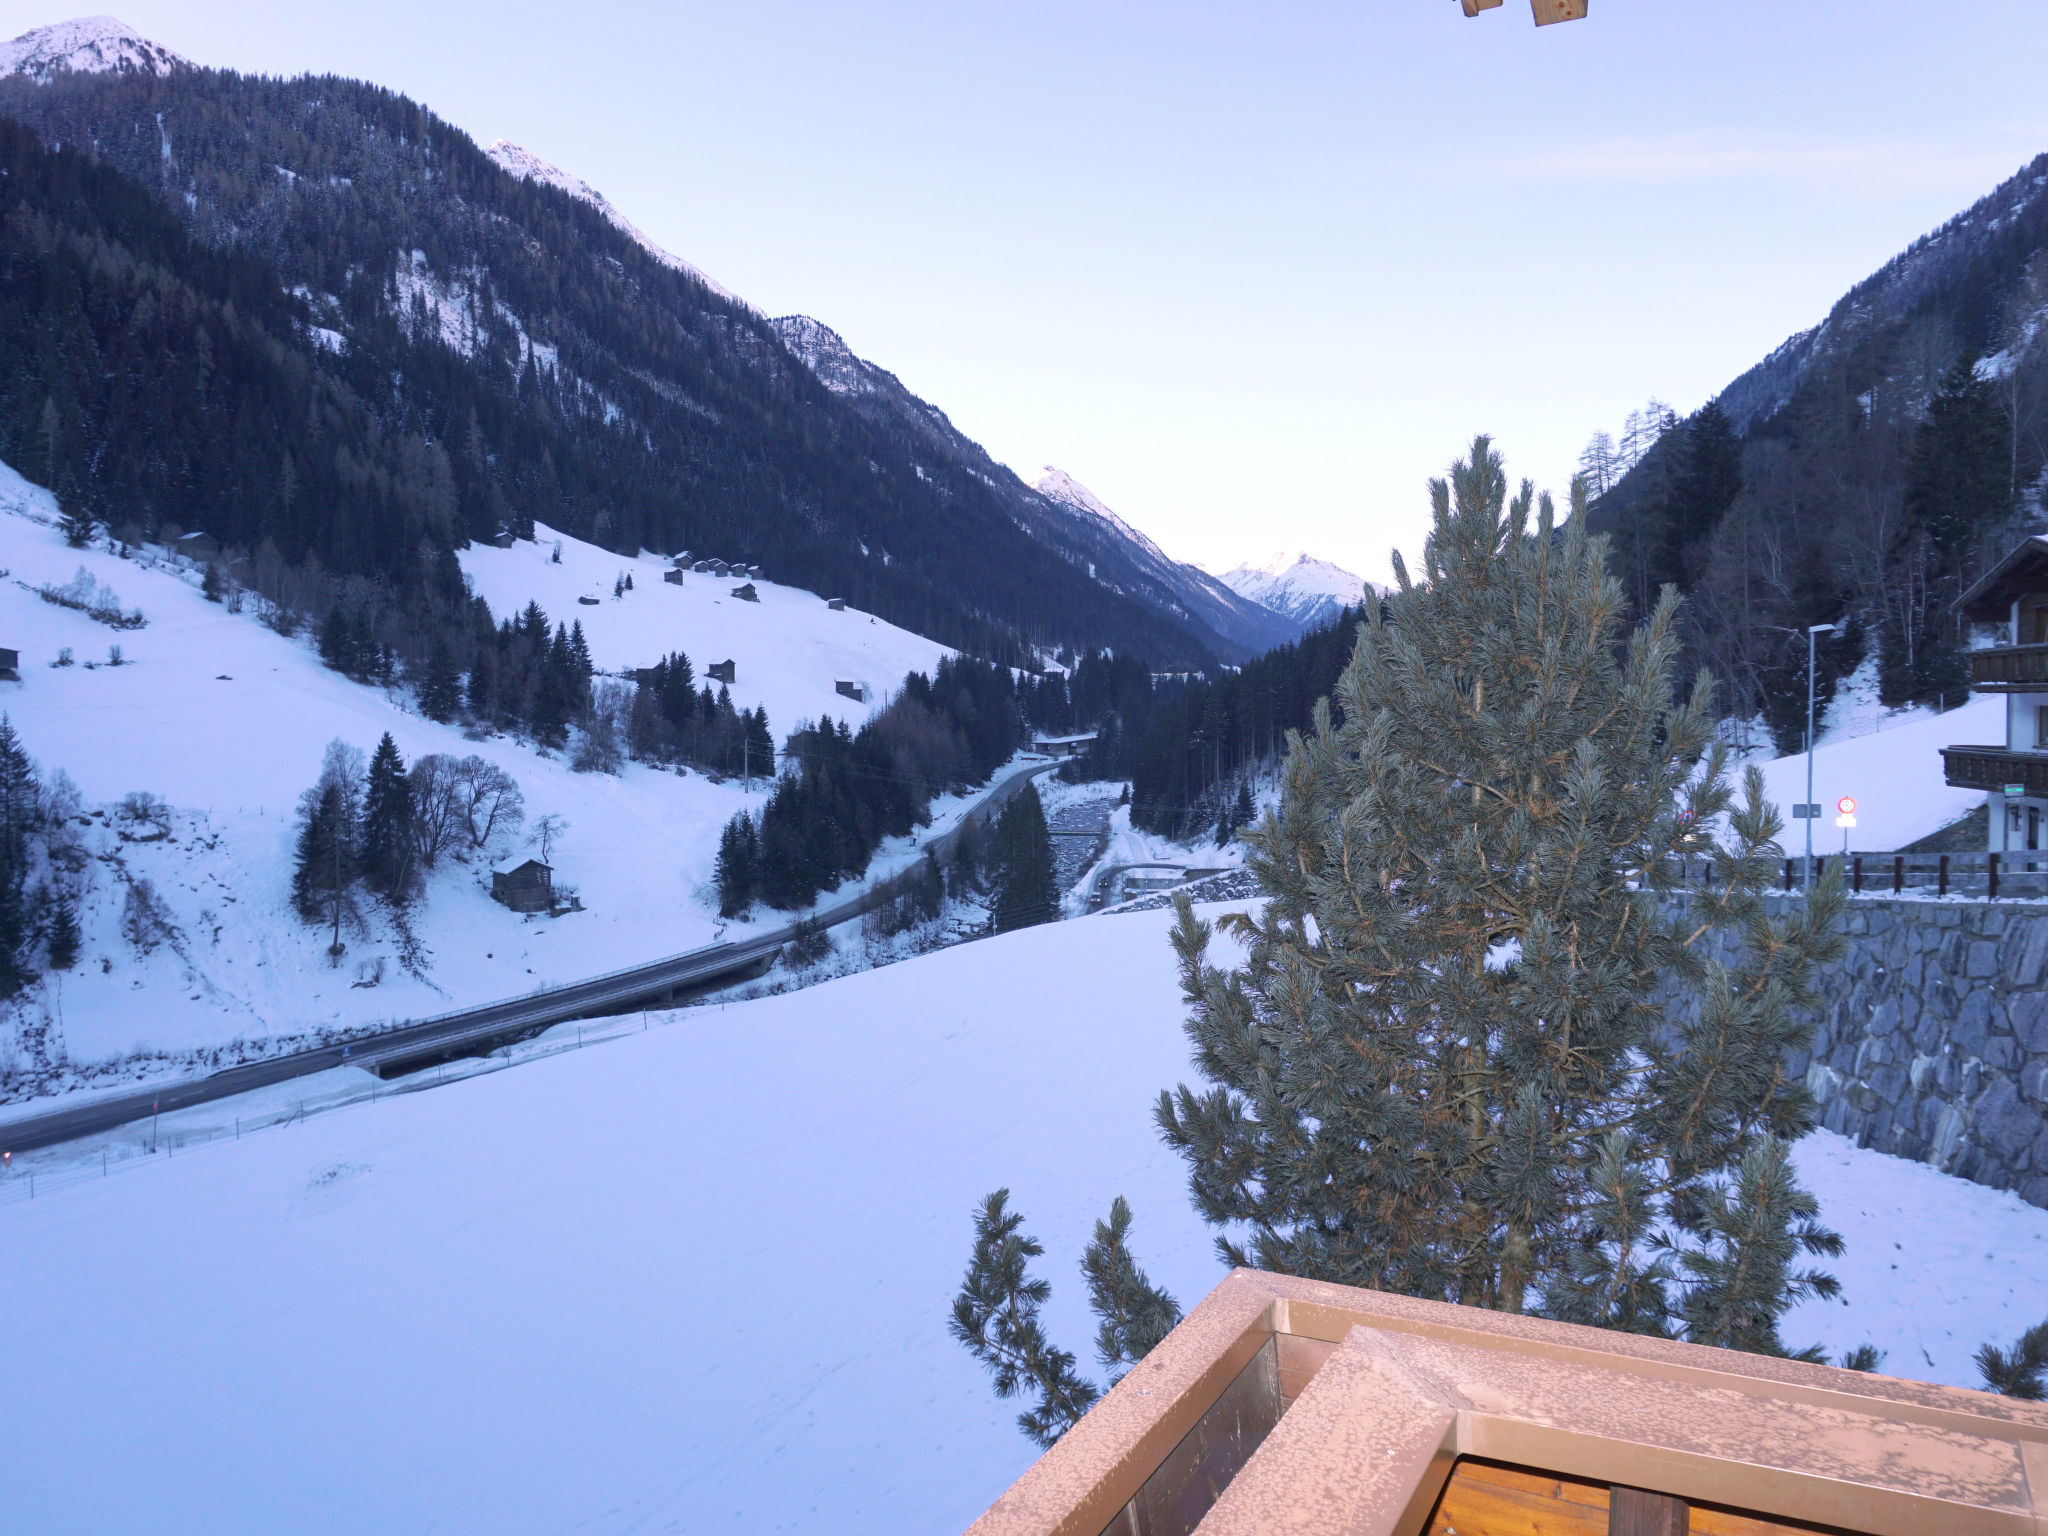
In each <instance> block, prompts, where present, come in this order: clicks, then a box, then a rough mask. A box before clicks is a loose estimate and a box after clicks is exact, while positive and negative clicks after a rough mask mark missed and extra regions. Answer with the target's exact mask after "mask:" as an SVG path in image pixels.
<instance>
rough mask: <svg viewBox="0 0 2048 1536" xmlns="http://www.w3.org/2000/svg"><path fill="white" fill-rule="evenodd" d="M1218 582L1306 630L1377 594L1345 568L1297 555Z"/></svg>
mask: <svg viewBox="0 0 2048 1536" xmlns="http://www.w3.org/2000/svg"><path fill="white" fill-rule="evenodd" d="M1217 579H1218V580H1220V581H1221V582H1222V583H1223V584H1224V585H1225V586H1226V587H1228V588H1230V590H1231V591H1233V592H1235V593H1237V594H1239V595H1240V596H1242V597H1248V598H1250V599H1251V600H1252V601H1253V602H1255V603H1258V604H1259V605H1260V606H1262V607H1265V608H1270V609H1272V610H1273V611H1274V612H1275V613H1279V614H1285V615H1286V616H1287V617H1288V618H1290V619H1293V620H1294V621H1295V622H1297V623H1298V624H1300V625H1301V626H1302V627H1303V628H1305V629H1312V628H1314V627H1315V626H1316V625H1318V624H1322V623H1325V622H1327V621H1328V620H1330V619H1332V618H1335V617H1336V616H1337V615H1338V614H1339V613H1340V612H1342V611H1343V610H1344V609H1346V608H1349V607H1352V606H1354V605H1356V604H1358V603H1360V602H1363V601H1364V600H1365V595H1366V593H1367V592H1370V591H1373V590H1375V589H1374V588H1373V586H1372V585H1371V583H1369V582H1367V581H1366V580H1365V579H1364V578H1362V577H1359V576H1354V575H1352V574H1351V572H1349V571H1347V570H1345V569H1344V567H1343V566H1341V565H1335V564H1332V563H1331V562H1330V561H1328V560H1318V559H1316V558H1315V556H1313V555H1309V554H1303V553H1300V552H1298V551H1294V552H1288V553H1284V554H1277V555H1275V556H1273V557H1272V558H1271V559H1270V560H1268V561H1266V562H1265V563H1264V564H1263V565H1252V564H1249V563H1247V564H1244V565H1239V566H1236V567H1234V568H1233V569H1231V570H1228V571H1224V572H1223V573H1222V574H1221V575H1220V576H1219V577H1218V578H1217Z"/></svg>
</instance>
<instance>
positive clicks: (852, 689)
mask: <svg viewBox="0 0 2048 1536" xmlns="http://www.w3.org/2000/svg"><path fill="white" fill-rule="evenodd" d="M832 687H833V689H834V690H835V691H836V692H837V693H838V695H839V696H840V697H841V698H842V699H852V700H853V701H854V702H855V703H856V704H865V703H867V701H868V685H867V684H866V683H857V682H851V681H848V680H847V679H844V678H842V679H840V680H839V681H838V682H836V683H834V684H833V685H832Z"/></svg>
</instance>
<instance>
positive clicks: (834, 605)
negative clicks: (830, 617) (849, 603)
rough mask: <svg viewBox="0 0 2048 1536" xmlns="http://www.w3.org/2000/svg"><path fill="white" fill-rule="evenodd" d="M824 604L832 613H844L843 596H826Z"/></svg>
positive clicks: (844, 602) (844, 600)
mask: <svg viewBox="0 0 2048 1536" xmlns="http://www.w3.org/2000/svg"><path fill="white" fill-rule="evenodd" d="M825 606H826V607H827V608H830V609H831V610H832V611H833V612H834V613H844V612H846V599H845V598H843V597H828V598H826V599H825Z"/></svg>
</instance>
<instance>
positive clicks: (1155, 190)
mask: <svg viewBox="0 0 2048 1536" xmlns="http://www.w3.org/2000/svg"><path fill="white" fill-rule="evenodd" d="M69 14H73V13H71V12H68V11H64V10H52V9H48V8H45V7H41V6H32V5H26V4H21V3H18V0H0V36H12V35H14V34H15V33H18V32H20V31H23V30H26V29H27V28H29V27H31V26H37V25H41V24H43V23H46V22H49V21H55V20H59V19H62V18H63V17H65V16H66V15H69ZM119 14H120V15H121V17H122V19H123V20H125V21H127V22H128V23H129V24H130V25H132V26H134V27H135V28H136V29H137V30H139V31H141V32H143V33H145V34H146V35H148V36H151V37H153V38H155V39H156V40H157V41H159V42H161V43H164V44H165V45H167V46H169V47H171V48H174V49H176V50H178V51H179V52H181V53H184V54H186V55H187V56H189V57H191V58H193V59H195V60H198V61H200V62H202V63H209V64H217V65H223V66H228V67H232V68H237V69H242V70H247V71H257V72H268V73H281V74H292V73H299V72H302V71H331V72H336V73H341V74H348V75H356V76H361V77H365V78H369V79H372V80H376V81H378V82H380V83H382V84H385V85H388V86H391V87H393V88H395V89H397V90H401V91H404V92H405V93H407V94H408V95H410V96H412V97H414V98H415V99H417V100H419V101H422V102H424V103H425V104H426V105H428V106H430V107H432V108H433V109H434V110H435V111H437V112H439V113H440V114H441V115H442V116H444V117H446V118H448V119H450V120H452V121H453V122H455V123H456V124H458V125H459V126H461V127H462V128H464V129H466V130H467V131H468V132H470V133H471V134H473V135H474V136H475V137H476V138H477V140H478V141H479V142H484V143H488V142H489V141H490V140H491V139H493V138H497V137H501V136H502V137H505V138H510V139H513V140H515V141H517V142H519V143H521V144H523V145H525V146H526V147H527V148H529V149H531V150H532V151H534V152H535V153H536V154H539V155H541V156H543V157H545V158H547V159H550V160H553V161H554V162H556V163H557V164H559V165H561V166H562V167H564V168H565V169H567V170H569V171H572V172H574V173H576V174H577V175H580V176H582V177H583V178H584V179H585V180H587V181H589V182H590V183H591V184H592V185H593V186H595V187H597V188H598V189H599V190H601V191H602V192H604V193H605V194H606V195H607V196H609V197H610V198H611V199H612V201H613V202H615V203H616V204H617V205H618V206H619V208H620V209H621V210H622V211H623V212H625V214H626V215H627V216H628V217H629V218H631V219H633V220H634V221H635V222H636V223H638V224H639V225H640V226H641V227H642V228H643V229H645V230H646V231H647V232H648V233H649V234H650V235H652V236H653V237H654V238H656V239H657V240H659V241H661V242H662V243H663V244H664V245H666V246H668V247H669V248H670V249H672V250H674V251H675V252H676V253H677V254H678V255H681V256H683V257H685V258H686V259H688V260H689V261H691V262H693V263H695V264H696V265H698V266H700V267H702V268H703V269H704V270H705V271H707V272H709V273H710V274H711V275H712V276H714V277H715V278H717V279H718V280H719V281H721V282H723V283H725V284H726V285H727V286H728V287H731V288H732V289H734V290H735V291H737V292H739V293H740V294H742V295H744V296H745V297H747V298H748V299H750V300H751V301H752V302H754V303H755V304H757V305H759V306H760V307H761V308H762V309H764V310H766V311H767V312H768V313H770V314H783V313H788V312H790V311H801V312H803V313H806V314H810V315H814V316H816V317H817V318H819V319H820V320H823V321H824V322H825V323H827V324H828V325H831V326H833V327H834V328H836V329H837V330H839V331H840V332H841V333H842V334H844V335H845V337H846V338H847V340H848V342H849V343H851V345H852V346H853V347H854V348H855V350H856V351H859V352H860V353H862V354H863V355H865V356H867V357H869V358H871V359H873V360H874V361H875V362H877V363H879V364H881V365H882V366H884V367H887V368H890V369H892V370H894V371H895V372H896V373H898V374H899V375H901V377H902V378H903V380H904V381H905V383H907V384H908V385H909V386H910V387H911V388H912V389H914V390H916V391H918V392H919V393H920V394H923V395H924V396H926V397H927V398H928V399H930V400H932V401H934V402H935V403H937V404H938V405H940V406H942V407H943V408H944V409H946V410H947V411H949V412H950V413H951V414H952V416H953V419H954V420H955V421H956V422H957V423H958V424H959V425H960V426H961V427H962V428H963V429H964V430H966V431H967V432H969V433H970V434H972V435H973V436H975V437H976V438H978V439H979V440H980V441H981V442H982V443H984V444H985V445H986V446H987V447H988V448H989V450H990V451H991V452H993V453H994V454H995V455H996V456H997V457H998V458H1000V459H1002V460H1004V461H1005V462H1007V463H1009V464H1010V465H1012V466H1013V467H1015V468H1016V469H1017V470H1019V471H1020V472H1022V473H1025V474H1026V475H1027V477H1029V476H1030V475H1033V474H1035V472H1036V469H1037V466H1039V465H1040V464H1043V463H1054V464H1058V465H1059V466H1061V467H1062V468H1064V469H1066V470H1067V471H1069V472H1070V473H1072V474H1073V475H1074V476H1075V477H1076V478H1078V479H1080V480H1082V481H1084V482H1086V483H1087V484H1088V485H1090V486H1091V487H1092V488H1093V489H1094V490H1095V491H1096V492H1097V493H1098V494H1099V495H1101V496H1102V498H1103V499H1104V500H1105V501H1107V502H1108V503H1109V504H1110V505H1111V506H1113V507H1115V508H1116V509H1117V510H1118V511H1119V512H1121V513H1122V514H1123V515H1124V516H1125V517H1127V518H1128V519H1129V520H1130V521H1132V522H1133V523H1135V524H1137V525H1138V526H1139V527H1141V528H1143V529H1145V530H1146V531H1147V532H1149V533H1150V534H1152V535H1153V536H1154V537H1155V538H1157V539H1158V540H1159V541H1160V542H1161V543H1162V544H1163V545H1165V546H1166V548H1167V549H1168V550H1169V551H1170V552H1172V553H1174V554H1176V555H1180V556H1182V557H1183V558H1191V559H1199V560H1202V561H1204V562H1208V563H1212V564H1213V563H1217V562H1225V563H1227V562H1229V561H1232V560H1234V559H1236V558H1239V557H1241V556H1248V555H1258V554H1261V553H1263V552H1266V551H1269V550H1272V549H1278V548H1281V547H1304V548H1308V549H1310V550H1312V551H1314V552H1317V553H1320V554H1323V555H1326V556H1328V557H1330V558H1333V559H1337V560H1340V561H1342V562H1344V563H1346V564H1348V565H1350V566H1352V567H1353V568H1354V569H1356V570H1358V571H1360V572H1361V574H1365V575H1368V576H1380V575H1383V574H1384V572H1385V569H1386V551H1387V548H1388V546H1389V545H1390V544H1394V543H1398V544H1400V545H1401V546H1402V547H1403V548H1404V549H1409V550H1412V549H1413V548H1414V547H1415V546H1416V544H1417V543H1418V540H1419V530H1420V528H1421V526H1422V524H1423V521H1424V515H1425V510H1426V508H1425V497H1424V491H1423V481H1424V479H1425V478H1426V477H1427V476H1428V475H1430V474H1432V473H1437V472H1440V471H1441V469H1442V468H1443V466H1444V465H1445V464H1446V463H1447V462H1448V460H1449V459H1450V458H1451V457H1452V455H1453V454H1454V453H1455V452H1456V451H1457V450H1458V448H1459V447H1460V446H1461V444H1462V443H1463V442H1465V441H1466V440H1468V439H1469V437H1470V436H1471V434H1472V433H1473V432H1475V431H1478V430H1487V431H1491V432H1493V433H1494V434H1495V435H1496V437H1497V438H1498V439H1499V441H1500V442H1501V445H1502V447H1503V449H1504V451H1505V452H1506V453H1507V455H1508V460H1509V469H1510V472H1511V473H1514V474H1529V475H1533V476H1535V477H1536V478H1537V480H1538V481H1539V482H1540V483H1543V484H1546V485H1551V486H1554V487H1557V488H1559V489H1561V488H1562V486H1563V484H1564V482H1565V480H1566V478H1567V477H1568V476H1569V474H1570V472H1571V469H1572V465H1573V462H1574V460H1575V458H1576V455H1577V453H1578V450H1579V448H1580V446H1581V445H1582V444H1583V443H1584V441H1585V439H1586V437H1587V436H1588V434H1589V433H1590V432H1592V431H1593V430H1594V429H1595V428H1597V427H1606V428H1609V429H1610V430H1617V431H1618V429H1619V427H1620V424H1621V418H1622V417H1623V415H1624V414H1625V413H1626V412H1627V411H1628V410H1629V409H1630V408H1631V407H1632V406H1635V405H1638V404H1640V403H1641V402H1642V400H1643V399H1644V398H1645V397H1646V396H1649V395H1651V394H1657V395H1660V396H1663V397H1664V398H1666V399H1668V400H1670V401H1672V402H1673V403H1674V404H1676V405H1677V406H1678V407H1679V408H1680V409H1681V410H1690V409H1692V408H1694V407H1696V406H1697V405H1699V404H1700V402H1701V401H1703V400H1704V399H1705V398H1707V396H1708V395H1710V394H1711V393H1712V392H1713V391H1714V390H1716V389H1718V388H1719V387H1720V386H1721V385H1723V384H1725V383H1726V382H1727V381H1728V380H1729V379H1730V378H1732V377H1733V376H1734V375H1735V374H1736V373H1738V372H1739V371H1740V370H1741V369H1743V368H1744V367H1746V366H1747V365H1748V364H1750V363H1751V362H1753V361H1755V360H1756V359H1757V358H1758V357H1760V356H1762V355H1763V354H1764V353H1765V352H1767V351H1769V350H1770V349H1771V348H1772V347H1774V346H1776V345H1777V344H1778V343H1779V342H1780V341H1782V340H1783V339H1784V338H1785V337H1786V336H1787V335H1789V334H1790V333H1791V332H1793V331H1795V330H1798V329H1800V328H1803V327H1804V326H1807V325H1810V324H1812V323H1813V322H1814V321H1816V320H1818V319H1819V318H1820V317H1821V316H1822V315H1823V314H1824V313H1825V312H1826V310H1827V307H1828V306H1829V305H1830V304H1831V303H1832V302H1833V300H1834V299H1835V298H1836V297H1838V296H1839V295H1840V294H1841V292H1842V291H1843V290H1844V289H1845V288H1846V287H1848V286H1849V284H1851V283H1852V282H1854V281H1855V280H1857V279H1858V278H1860V277H1862V276H1864V275H1865V274H1866V273H1868V272H1869V271H1871V270H1872V269H1873V268H1875V267H1876V266H1878V265H1879V264H1881V263H1882V262H1883V261H1884V260H1885V259H1886V258H1887V257H1889V256H1890V255H1891V254H1893V253H1894V252H1895V251H1897V250H1898V249H1899V248H1900V247H1902V246H1903V245H1905V244H1906V243H1907V242H1908V241H1910V240H1911V239H1913V238H1914V237H1915V236H1916V235H1919V234H1921V233H1924V232H1925V231H1927V230H1928V229H1931V228H1932V227H1934V226H1935V225H1936V224H1938V223H1940V222H1941V221H1942V220H1943V219H1945V218H1946V217H1948V216H1949V215H1950V214H1952V213H1954V212H1957V211H1959V210H1960V209H1962V208H1963V207H1964V206H1966V205H1967V204H1968V203H1969V202H1970V201H1972V200H1973V199H1974V198H1976V197H1977V196H1979V195H1981V194H1982V193H1983V192H1985V191H1988V190H1989V189H1990V188H1991V187H1992V186H1993V185H1995V184H1996V183H1997V182H1998V181H1999V180H2001V179H2003V178H2004V177H2005V176H2006V175H2008V174H2010V173H2011V172H2012V171H2013V170H2014V169H2016V168H2017V167H2018V166H2019V165H2020V164H2022V163H2023V162H2024V161H2025V160H2027V159H2028V158H2029V157H2031V156H2032V155H2033V154H2035V153H2037V152H2039V151H2041V150H2044V149H2048V70H2044V65H2048V6H2044V5H2043V4H2042V3H2041V0H1968V3H1960V0H1948V3H1944V4H1938V5H1929V4H1927V3H1926V0H1592V15H1591V16H1590V17H1589V18H1588V19H1587V20H1586V21H1583V22H1575V23H1572V24H1570V25H1566V26H1557V27H1547V28H1544V29H1543V30H1542V31H1537V30H1536V29H1535V28H1534V27H1532V26H1531V24H1530V20H1529V14H1528V8H1527V4H1526V0H1507V3H1506V4H1505V5H1504V6H1503V7H1502V8H1501V9H1499V10H1497V11H1492V12H1489V13H1487V14H1486V15H1484V16H1482V17H1480V18H1478V19H1476V20H1470V21H1468V20H1466V19H1465V18H1464V17H1462V16H1461V15H1460V14H1459V10H1458V6H1457V4H1456V0H1352V3H1350V4H1307V3H1284V0H1277V3H1276V0H1269V3H1264V4H1257V5H1253V4H1241V5H1236V6H1221V5H1214V4H1203V3H1197V0H1177V3H1173V4H1115V3H1105V0H1095V3H1091V4H1086V5H1079V4H1070V3H1066V0H1037V3H1034V4H1030V5H1014V4H1013V5H1002V6H998V5H991V4H979V3H972V0H950V3H901V4H865V5H862V4H853V5H849V4H846V3H843V0H842V3H838V4H815V3H778V0H750V3H747V4H725V5H716V6H713V5H705V4H696V3H673V4H666V5H660V6H644V5H643V6H634V5H626V4H619V3H611V0H597V3H585V4H581V5H578V6H574V7H568V6H561V7H554V6H539V5H526V4H520V3H518V0H496V3H492V4H488V5H486V4H480V3H471V0H406V3H402V4H401V3H395V0H352V3H350V4H347V5H343V6H336V5H333V4H321V5H317V6H316V5H311V4H298V3H291V0H263V3H254V0H205V3H197V0H121V9H120V11H119Z"/></svg>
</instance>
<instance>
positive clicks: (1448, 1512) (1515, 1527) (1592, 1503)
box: [1429, 1458, 1607, 1536]
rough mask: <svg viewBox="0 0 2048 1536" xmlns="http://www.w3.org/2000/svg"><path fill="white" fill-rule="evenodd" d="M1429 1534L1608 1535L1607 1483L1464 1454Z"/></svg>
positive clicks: (1511, 1535) (1484, 1535)
mask: <svg viewBox="0 0 2048 1536" xmlns="http://www.w3.org/2000/svg"><path fill="white" fill-rule="evenodd" d="M1429 1536H1607V1488H1606V1486H1605V1485H1604V1484H1601V1483H1592V1482H1587V1481H1585V1480H1584V1479H1582V1478H1576V1477H1557V1476H1555V1475H1553V1474H1551V1473H1548V1472H1534V1471H1530V1470H1528V1469H1527V1468H1523V1467H1504V1466H1500V1465H1498V1464H1497V1463H1494V1462H1486V1461H1474V1460H1471V1459H1470V1458H1464V1459H1461V1460H1460V1461H1459V1462H1458V1464H1457V1465H1456V1466H1455V1467H1453V1468H1452V1469H1451V1477H1450V1481H1449V1482H1447V1483H1445V1484H1444V1491H1443V1496H1442V1497H1441V1498H1439V1499H1438V1500H1437V1504H1436V1512H1435V1513H1434V1514H1433V1515H1431V1517H1430V1522H1429Z"/></svg>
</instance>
